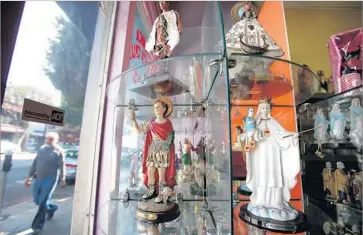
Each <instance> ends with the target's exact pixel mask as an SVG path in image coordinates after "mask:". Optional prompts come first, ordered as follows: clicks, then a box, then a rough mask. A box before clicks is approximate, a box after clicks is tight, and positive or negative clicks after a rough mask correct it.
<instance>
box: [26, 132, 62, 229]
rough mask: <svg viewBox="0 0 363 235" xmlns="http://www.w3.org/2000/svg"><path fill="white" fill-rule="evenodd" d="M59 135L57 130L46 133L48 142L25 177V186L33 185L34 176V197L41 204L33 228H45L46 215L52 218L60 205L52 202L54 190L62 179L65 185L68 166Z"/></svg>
mask: <svg viewBox="0 0 363 235" xmlns="http://www.w3.org/2000/svg"><path fill="white" fill-rule="evenodd" d="M58 139H59V136H58V134H57V133H55V132H49V133H47V135H46V141H45V142H46V144H45V145H43V146H42V147H41V148H40V150H39V151H38V153H37V156H36V157H35V159H34V161H33V164H32V166H31V168H30V171H29V175H28V177H27V178H26V179H25V186H26V187H29V186H30V185H31V179H32V178H33V179H34V180H33V199H34V202H35V204H37V205H38V206H39V209H38V213H37V214H36V216H35V218H34V220H33V223H32V229H33V230H34V231H40V230H42V229H43V226H44V223H45V217H46V215H47V219H48V220H50V219H51V218H52V217H53V215H54V212H55V211H56V210H57V209H58V206H56V205H54V204H52V203H50V199H51V197H52V194H53V191H54V190H55V188H56V187H57V182H58V180H59V179H60V186H61V187H65V185H66V181H65V176H66V172H65V170H66V167H65V162H64V151H63V149H62V148H61V147H60V146H59V145H57V142H58Z"/></svg>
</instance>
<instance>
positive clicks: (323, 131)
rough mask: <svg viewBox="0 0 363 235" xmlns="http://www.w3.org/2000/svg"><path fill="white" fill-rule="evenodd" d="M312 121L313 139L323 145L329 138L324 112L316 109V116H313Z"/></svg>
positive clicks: (327, 123)
mask: <svg viewBox="0 0 363 235" xmlns="http://www.w3.org/2000/svg"><path fill="white" fill-rule="evenodd" d="M314 119H315V122H314V138H315V139H316V140H317V141H318V142H320V143H325V142H326V141H327V139H328V136H329V135H328V128H329V122H328V120H327V119H326V117H325V115H324V112H323V110H322V109H321V108H318V109H317V110H316V115H315V116H314Z"/></svg>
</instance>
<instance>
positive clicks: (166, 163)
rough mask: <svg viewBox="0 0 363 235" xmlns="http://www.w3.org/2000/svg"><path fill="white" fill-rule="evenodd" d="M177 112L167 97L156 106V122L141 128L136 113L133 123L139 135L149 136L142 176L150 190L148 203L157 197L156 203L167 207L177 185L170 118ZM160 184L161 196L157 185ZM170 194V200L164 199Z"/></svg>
mask: <svg viewBox="0 0 363 235" xmlns="http://www.w3.org/2000/svg"><path fill="white" fill-rule="evenodd" d="M172 112H173V103H172V101H171V100H170V99H168V98H166V97H160V98H158V99H157V100H156V101H155V103H154V113H155V115H156V118H155V119H153V120H151V121H148V122H146V123H144V124H142V125H139V124H138V123H137V121H136V115H135V112H134V111H131V119H132V121H133V123H134V127H135V128H136V130H137V131H138V132H139V133H144V134H145V135H146V137H145V142H144V150H143V158H142V172H143V174H144V184H145V186H146V187H147V188H148V191H147V193H146V194H145V195H143V196H142V198H143V199H144V200H149V199H152V198H154V197H155V196H156V198H155V202H156V203H161V202H164V203H167V201H168V199H170V198H169V195H170V192H171V189H173V188H174V186H175V185H176V180H175V162H174V161H175V156H174V155H175V146H174V129H173V125H172V123H171V121H170V120H169V119H168V117H169V116H170V115H171V113H172ZM157 183H158V184H159V191H158V193H157V190H156V185H155V184H157ZM164 192H165V193H166V195H167V196H166V198H165V197H164V196H165V195H164Z"/></svg>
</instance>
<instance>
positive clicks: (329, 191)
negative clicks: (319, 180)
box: [322, 162, 336, 198]
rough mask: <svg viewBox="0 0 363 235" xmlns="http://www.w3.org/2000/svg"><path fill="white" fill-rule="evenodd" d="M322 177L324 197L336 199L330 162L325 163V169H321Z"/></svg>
mask: <svg viewBox="0 0 363 235" xmlns="http://www.w3.org/2000/svg"><path fill="white" fill-rule="evenodd" d="M322 175H323V182H324V192H325V195H326V197H332V198H336V195H335V181H334V173H333V169H332V164H331V162H326V163H325V168H324V169H323V172H322Z"/></svg>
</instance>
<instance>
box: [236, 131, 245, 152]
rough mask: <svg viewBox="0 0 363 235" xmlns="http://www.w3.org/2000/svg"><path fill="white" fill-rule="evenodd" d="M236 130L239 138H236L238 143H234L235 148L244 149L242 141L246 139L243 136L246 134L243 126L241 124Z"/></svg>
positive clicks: (237, 149)
mask: <svg viewBox="0 0 363 235" xmlns="http://www.w3.org/2000/svg"><path fill="white" fill-rule="evenodd" d="M236 132H237V138H236V143H234V146H233V150H234V151H242V150H243V149H244V142H243V141H242V139H244V137H243V136H245V134H244V131H243V128H242V127H241V126H237V127H236Z"/></svg>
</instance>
